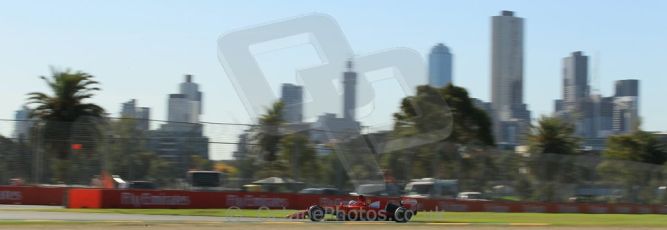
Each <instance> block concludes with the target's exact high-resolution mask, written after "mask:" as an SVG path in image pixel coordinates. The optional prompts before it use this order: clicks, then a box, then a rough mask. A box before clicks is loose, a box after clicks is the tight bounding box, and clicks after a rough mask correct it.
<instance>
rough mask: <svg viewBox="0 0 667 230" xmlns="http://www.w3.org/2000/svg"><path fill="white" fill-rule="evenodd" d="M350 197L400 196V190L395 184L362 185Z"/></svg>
mask: <svg viewBox="0 0 667 230" xmlns="http://www.w3.org/2000/svg"><path fill="white" fill-rule="evenodd" d="M350 195H353V196H358V195H363V196H401V195H402V194H401V188H400V187H399V186H398V185H396V184H362V185H359V187H357V190H356V191H355V192H351V193H350Z"/></svg>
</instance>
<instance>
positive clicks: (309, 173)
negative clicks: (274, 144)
mask: <svg viewBox="0 0 667 230" xmlns="http://www.w3.org/2000/svg"><path fill="white" fill-rule="evenodd" d="M279 156H280V160H281V161H283V162H286V163H287V166H288V168H289V169H290V170H289V173H290V174H291V177H292V178H294V179H296V180H303V181H304V182H307V183H314V182H317V181H318V179H319V178H320V175H321V174H320V167H319V164H318V162H317V158H316V156H315V149H314V147H313V145H312V144H311V143H310V140H308V137H307V136H305V135H303V134H300V133H294V134H289V135H287V136H285V137H284V138H282V140H281V141H280V152H279Z"/></svg>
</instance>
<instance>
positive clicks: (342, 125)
mask: <svg viewBox="0 0 667 230" xmlns="http://www.w3.org/2000/svg"><path fill="white" fill-rule="evenodd" d="M346 68H347V70H346V71H345V72H343V88H344V90H343V117H342V118H339V117H336V114H333V113H325V114H324V115H320V116H319V117H317V120H316V121H315V122H314V123H313V124H312V129H313V130H316V131H314V132H311V133H310V139H311V141H313V142H314V143H317V144H322V143H327V142H329V141H332V140H336V141H340V140H344V139H346V138H350V137H355V136H357V135H359V133H360V131H361V126H360V124H359V122H358V121H356V117H355V112H356V106H357V100H356V95H357V94H356V91H357V73H356V72H354V70H353V63H352V61H351V60H350V61H348V62H347V66H346Z"/></svg>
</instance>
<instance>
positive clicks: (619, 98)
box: [612, 79, 639, 133]
mask: <svg viewBox="0 0 667 230" xmlns="http://www.w3.org/2000/svg"><path fill="white" fill-rule="evenodd" d="M615 86H616V91H615V92H614V111H613V115H612V122H613V124H612V125H613V127H612V129H613V131H614V132H615V133H629V132H634V131H637V128H638V126H639V80H634V79H630V80H620V81H616V83H615Z"/></svg>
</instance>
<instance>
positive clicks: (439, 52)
mask: <svg viewBox="0 0 667 230" xmlns="http://www.w3.org/2000/svg"><path fill="white" fill-rule="evenodd" d="M451 82H452V54H451V53H450V52H449V48H447V46H445V45H443V44H442V43H438V44H437V45H435V46H433V48H432V49H431V53H430V54H429V55H428V84H429V85H430V86H432V87H437V88H440V87H443V86H446V85H447V84H449V83H451Z"/></svg>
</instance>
